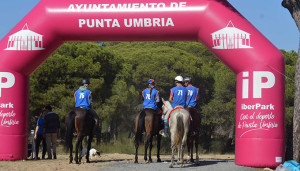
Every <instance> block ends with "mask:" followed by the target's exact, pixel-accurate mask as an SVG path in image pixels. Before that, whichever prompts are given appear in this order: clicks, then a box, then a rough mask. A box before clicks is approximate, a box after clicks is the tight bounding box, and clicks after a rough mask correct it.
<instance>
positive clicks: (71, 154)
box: [69, 143, 73, 164]
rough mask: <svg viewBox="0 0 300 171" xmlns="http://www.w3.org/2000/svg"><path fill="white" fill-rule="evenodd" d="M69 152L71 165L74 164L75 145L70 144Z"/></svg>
mask: <svg viewBox="0 0 300 171" xmlns="http://www.w3.org/2000/svg"><path fill="white" fill-rule="evenodd" d="M69 147H70V148H69V150H70V161H69V164H71V163H72V162H73V144H72V143H71V144H69Z"/></svg>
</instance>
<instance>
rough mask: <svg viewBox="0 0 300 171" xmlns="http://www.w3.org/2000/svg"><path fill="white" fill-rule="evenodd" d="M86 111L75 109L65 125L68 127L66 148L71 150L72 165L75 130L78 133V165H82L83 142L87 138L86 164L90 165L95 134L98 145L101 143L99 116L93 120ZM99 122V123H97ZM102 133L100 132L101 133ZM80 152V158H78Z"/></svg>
mask: <svg viewBox="0 0 300 171" xmlns="http://www.w3.org/2000/svg"><path fill="white" fill-rule="evenodd" d="M91 111H92V109H91V110H90V111H87V110H86V109H83V108H74V109H72V110H71V111H70V112H69V113H68V114H67V115H66V118H65V125H66V136H65V146H66V147H67V148H68V149H69V150H70V156H69V159H70V161H69V163H72V161H73V154H72V151H73V144H72V139H73V133H74V129H75V131H76V133H77V141H76V146H75V159H74V160H75V162H76V164H80V163H81V158H82V154H81V153H82V140H83V138H84V137H85V136H88V145H87V155H86V162H87V163H90V160H89V152H90V149H91V143H92V140H93V137H94V134H95V133H96V132H97V133H96V136H97V144H98V143H99V142H100V135H101V129H100V126H99V123H100V119H99V117H98V116H96V117H97V118H95V119H96V120H97V121H96V120H95V119H94V118H93V117H92V116H91V114H89V113H88V112H91ZM96 122H97V123H96ZM99 131H100V132H99ZM78 151H79V156H78Z"/></svg>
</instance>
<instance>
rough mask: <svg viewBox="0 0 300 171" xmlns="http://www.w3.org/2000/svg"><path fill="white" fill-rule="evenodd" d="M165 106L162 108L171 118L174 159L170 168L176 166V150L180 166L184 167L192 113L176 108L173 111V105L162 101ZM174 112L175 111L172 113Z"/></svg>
mask: <svg viewBox="0 0 300 171" xmlns="http://www.w3.org/2000/svg"><path fill="white" fill-rule="evenodd" d="M162 101H163V103H164V105H163V107H162V109H163V113H164V114H165V115H166V117H169V115H170V114H171V115H170V119H169V125H170V133H171V149H172V159H171V164H170V166H169V167H170V168H172V167H173V165H174V152H175V148H176V149H177V151H178V162H177V163H178V164H181V167H184V165H183V155H184V146H185V144H186V140H187V135H188V132H189V127H190V119H189V118H190V113H189V112H188V111H187V110H185V109H184V108H177V109H176V108H175V110H173V108H172V106H171V103H170V102H169V101H165V100H164V99H162ZM172 110H173V111H172ZM171 111H172V113H171Z"/></svg>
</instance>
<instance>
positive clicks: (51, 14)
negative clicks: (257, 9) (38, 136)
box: [0, 0, 285, 167]
mask: <svg viewBox="0 0 300 171" xmlns="http://www.w3.org/2000/svg"><path fill="white" fill-rule="evenodd" d="M66 41H201V42H202V43H204V44H205V45H206V46H207V47H208V48H209V49H210V50H211V51H212V52H213V53H214V54H215V55H216V56H218V57H219V58H220V60H222V61H223V62H224V63H225V64H226V65H227V66H228V67H229V68H231V70H232V71H233V72H234V73H235V74H236V75H237V97H236V137H235V138H236V148H235V152H236V153H235V163H236V164H238V165H244V166H255V167H275V166H277V165H279V164H280V163H282V162H283V161H284V85H285V82H284V77H283V76H282V75H281V74H280V73H284V71H285V68H284V57H283V55H282V54H281V53H280V51H279V50H278V49H277V48H276V47H275V46H274V45H272V43H271V42H270V41H268V40H267V39H266V38H265V37H264V36H263V35H262V34H261V33H260V32H259V31H258V30H257V29H256V28H254V27H253V26H252V25H251V24H250V23H249V22H248V21H247V20H246V19H245V18H244V17H243V16H242V15H241V14H239V13H238V11H236V10H235V9H234V8H233V7H232V6H231V5H230V4H229V3H228V2H227V1H223V0H201V1H199V0H189V1H184V0H182V1H181V0H173V1H169V0H152V1H147V2H146V1H139V0H119V1H110V0H101V1H99V0H85V1H79V0H63V1H62V0H41V1H40V2H39V4H38V5H37V6H36V7H35V8H34V9H33V10H32V11H31V12H30V13H29V14H28V15H27V16H26V17H25V18H24V19H23V20H22V21H21V22H20V23H18V24H17V25H16V26H15V27H14V28H13V29H12V30H11V31H10V32H9V33H8V35H6V36H5V37H4V38H3V39H2V40H1V42H0V99H1V102H0V108H1V113H0V116H1V117H0V118H1V124H0V138H1V141H0V160H22V159H26V155H27V127H28V103H29V102H28V91H29V81H28V80H29V79H28V78H29V75H30V74H31V73H32V72H33V71H34V70H35V69H36V68H37V67H38V66H39V65H41V64H42V63H43V62H44V61H45V60H46V59H47V57H49V55H50V54H51V53H53V51H54V50H56V49H57V48H58V47H59V46H60V45H62V44H63V43H64V42H66Z"/></svg>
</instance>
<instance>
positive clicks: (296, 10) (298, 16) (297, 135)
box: [282, 0, 300, 162]
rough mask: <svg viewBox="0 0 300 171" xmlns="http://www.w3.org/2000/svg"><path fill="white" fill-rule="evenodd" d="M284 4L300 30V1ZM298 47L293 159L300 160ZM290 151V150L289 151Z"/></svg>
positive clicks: (299, 63) (283, 2)
mask: <svg viewBox="0 0 300 171" xmlns="http://www.w3.org/2000/svg"><path fill="white" fill-rule="evenodd" d="M282 6H283V7H285V8H287V9H288V10H289V11H290V13H291V15H292V17H293V19H294V20H295V23H296V25H297V27H298V30H300V1H299V0H283V1H282ZM299 52H300V51H299V49H298V59H297V64H296V72H295V102H294V116H293V159H294V160H295V161H297V162H300V53H299ZM287 153H288V152H287Z"/></svg>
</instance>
